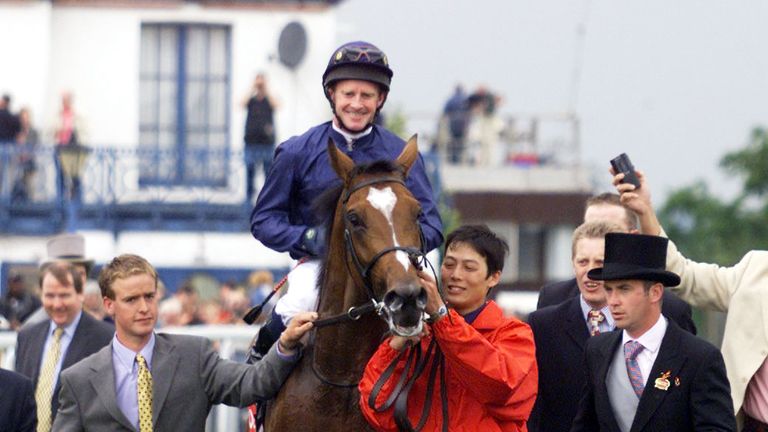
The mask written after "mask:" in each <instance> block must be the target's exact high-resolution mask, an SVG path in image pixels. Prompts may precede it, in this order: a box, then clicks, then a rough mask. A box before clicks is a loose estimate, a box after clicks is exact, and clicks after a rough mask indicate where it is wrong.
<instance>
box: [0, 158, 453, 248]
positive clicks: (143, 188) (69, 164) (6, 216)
mask: <svg viewBox="0 0 768 432" xmlns="http://www.w3.org/2000/svg"><path fill="white" fill-rule="evenodd" d="M247 157H248V158H249V161H253V162H254V164H255V166H256V167H257V168H256V175H255V179H254V181H255V183H256V187H257V193H258V188H259V187H260V185H261V184H262V183H263V179H264V174H263V172H261V169H262V168H261V167H262V166H263V161H264V160H265V159H268V158H271V157H272V152H270V151H256V152H253V153H250V152H248V154H247ZM424 157H425V162H426V165H427V170H428V174H429V175H430V179H431V180H432V183H433V185H434V188H435V193H436V194H438V193H439V185H440V179H439V167H438V162H437V160H438V159H437V158H436V157H434V156H433V155H429V154H427V155H424ZM245 158H246V155H245V154H244V153H243V151H242V150H196V151H187V152H184V153H183V154H180V153H179V152H174V151H162V150H148V149H135V148H134V149H123V148H110V147H95V148H75V149H69V150H56V149H54V148H53V147H51V146H40V147H36V148H26V147H22V146H17V145H13V144H0V232H4V233H14V234H43V235H46V234H52V233H56V232H60V231H63V230H75V229H105V230H109V231H114V232H119V231H125V230H162V231H201V230H205V231H224V232H247V231H248V229H249V228H248V221H249V215H250V211H251V208H252V205H253V203H252V202H248V201H247V200H246V160H245ZM253 199H255V196H254V197H253Z"/></svg>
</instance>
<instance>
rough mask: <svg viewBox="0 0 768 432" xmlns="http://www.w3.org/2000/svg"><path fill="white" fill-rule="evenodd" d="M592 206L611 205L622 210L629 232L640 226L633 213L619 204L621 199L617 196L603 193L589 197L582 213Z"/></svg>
mask: <svg viewBox="0 0 768 432" xmlns="http://www.w3.org/2000/svg"><path fill="white" fill-rule="evenodd" d="M593 205H613V206H617V207H621V208H623V209H624V212H625V213H626V218H627V227H628V228H629V229H630V230H633V229H637V228H638V226H639V225H640V220H639V219H638V217H637V215H636V214H635V212H633V211H632V210H630V209H628V208H627V207H624V206H623V205H622V204H621V197H620V196H619V195H618V194H615V193H611V192H604V193H601V194H600V195H595V196H592V197H589V198H588V199H587V203H586V205H585V206H584V211H586V210H587V208H589V207H592V206H593Z"/></svg>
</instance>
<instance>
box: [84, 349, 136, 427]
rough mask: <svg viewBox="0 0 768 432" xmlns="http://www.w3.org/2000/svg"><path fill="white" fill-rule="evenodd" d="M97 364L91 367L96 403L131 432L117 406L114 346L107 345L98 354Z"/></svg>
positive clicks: (129, 424)
mask: <svg viewBox="0 0 768 432" xmlns="http://www.w3.org/2000/svg"><path fill="white" fill-rule="evenodd" d="M96 357H97V359H96V362H95V365H94V366H91V369H92V370H93V375H92V376H91V385H92V386H93V388H94V390H95V391H96V396H97V397H96V399H97V402H96V403H101V404H102V405H103V406H104V408H105V409H106V410H107V412H108V413H109V415H111V416H112V417H113V418H114V419H115V420H117V422H118V423H120V424H121V425H123V426H125V427H126V428H128V429H129V430H136V429H134V427H133V425H131V422H129V421H128V419H127V418H126V417H125V415H124V414H123V412H122V411H120V407H118V406H117V392H116V391H115V370H114V367H113V365H112V344H109V345H107V346H106V347H104V348H103V349H101V350H100V351H99V352H98V353H96Z"/></svg>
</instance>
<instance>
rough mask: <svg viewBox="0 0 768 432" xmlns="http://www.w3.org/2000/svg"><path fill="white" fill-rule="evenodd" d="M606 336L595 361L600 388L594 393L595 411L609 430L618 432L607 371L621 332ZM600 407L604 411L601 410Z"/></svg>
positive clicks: (619, 341) (613, 332)
mask: <svg viewBox="0 0 768 432" xmlns="http://www.w3.org/2000/svg"><path fill="white" fill-rule="evenodd" d="M606 335H607V336H604V341H603V343H602V344H601V345H600V349H599V350H598V354H599V356H600V358H599V359H598V360H597V365H595V366H596V367H595V368H594V370H595V371H596V373H597V375H595V376H596V377H597V380H598V383H599V386H600V387H599V388H598V389H597V391H595V409H596V410H597V417H598V418H602V419H604V420H605V421H606V422H607V423H608V424H609V427H610V430H612V431H620V430H621V429H619V423H618V422H617V421H616V416H615V415H614V414H613V408H612V407H611V399H610V398H609V397H608V370H609V369H610V367H611V362H612V361H613V355H614V354H615V353H616V350H617V349H619V344H620V343H621V335H622V332H621V331H612V332H610V333H606ZM588 367H589V365H588ZM601 407H604V408H605V409H604V410H601V409H600V408H601ZM606 411H607V412H606Z"/></svg>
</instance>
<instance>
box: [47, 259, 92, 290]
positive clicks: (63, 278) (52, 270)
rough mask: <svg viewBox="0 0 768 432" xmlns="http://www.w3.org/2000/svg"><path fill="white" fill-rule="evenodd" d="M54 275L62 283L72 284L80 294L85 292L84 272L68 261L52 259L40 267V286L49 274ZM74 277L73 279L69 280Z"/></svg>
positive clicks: (65, 284)
mask: <svg viewBox="0 0 768 432" xmlns="http://www.w3.org/2000/svg"><path fill="white" fill-rule="evenodd" d="M49 274H50V275H51V276H53V277H54V278H55V279H56V280H57V281H58V282H59V283H60V284H62V285H64V286H72V287H74V288H75V292H76V293H78V294H82V293H83V274H82V272H81V271H80V269H78V268H77V266H75V265H74V264H72V263H71V262H68V261H51V262H50V263H48V264H46V265H44V266H43V268H41V269H40V288H41V289H42V288H43V280H44V279H45V276H47V275H49ZM69 278H72V281H71V282H70V281H69Z"/></svg>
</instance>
